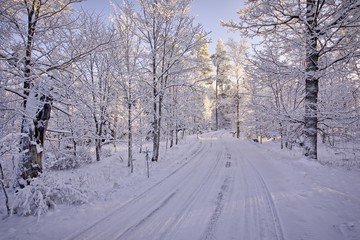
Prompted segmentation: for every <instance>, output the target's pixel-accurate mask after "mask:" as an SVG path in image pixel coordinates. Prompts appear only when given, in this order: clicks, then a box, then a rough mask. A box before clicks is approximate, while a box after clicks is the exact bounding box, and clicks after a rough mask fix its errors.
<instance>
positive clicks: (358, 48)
mask: <svg viewBox="0 0 360 240" xmlns="http://www.w3.org/2000/svg"><path fill="white" fill-rule="evenodd" d="M79 2H81V0H58V1H48V0H10V1H9V0H0V190H1V194H0V196H1V198H0V201H1V202H0V204H1V205H5V206H6V212H4V213H1V214H4V215H11V214H19V215H36V214H41V213H43V212H46V211H47V209H49V208H51V206H52V205H54V204H55V203H56V202H61V203H73V202H76V201H77V202H78V201H80V202H81V197H79V198H76V200H74V199H73V196H75V195H76V196H80V195H81V194H85V193H84V191H86V190H79V189H75V188H72V187H71V186H66V187H64V186H63V187H62V188H61V187H59V189H58V191H57V192H56V193H54V192H52V193H51V194H50V195H49V192H47V191H46V189H48V188H50V187H51V184H53V183H49V182H47V183H46V181H45V180H43V178H46V177H47V176H48V175H51V174H53V172H58V171H70V170H72V169H78V168H82V167H84V166H86V165H89V164H94V162H99V161H102V159H103V158H104V157H106V156H107V155H108V154H109V150H108V149H110V148H111V149H116V148H126V156H124V159H121V160H122V161H124V162H125V165H126V167H127V168H128V169H129V172H130V173H132V172H134V171H136V169H135V166H136V165H134V161H133V160H134V154H135V153H139V152H140V153H142V154H144V157H145V154H146V155H148V157H149V161H150V162H151V163H152V164H157V163H158V162H160V161H161V154H162V153H163V152H162V151H161V145H163V146H165V147H166V149H168V148H169V149H171V148H173V147H174V146H176V145H178V144H179V143H180V142H181V141H185V139H186V136H197V137H199V136H200V135H201V134H203V133H206V132H210V131H218V130H222V131H226V132H228V133H231V134H232V135H233V137H234V138H241V139H247V140H248V141H252V142H257V143H259V145H260V144H262V143H263V142H269V141H271V142H275V143H276V144H277V145H278V147H279V148H281V149H284V151H287V150H292V149H302V153H303V155H304V157H306V158H307V159H308V160H309V161H317V162H320V163H324V164H326V161H327V160H326V156H322V155H321V154H320V151H318V149H320V148H321V149H326V152H328V153H330V154H331V155H334V156H338V161H337V162H336V163H335V165H339V166H341V165H346V166H350V167H356V168H358V167H359V166H360V61H359V56H360V1H357V0H329V1H328V0H326V1H325V0H287V1H268V0H257V1H250V0H249V1H246V4H245V6H244V8H243V9H241V10H240V11H239V12H238V16H239V19H234V20H231V21H224V22H222V23H221V24H222V25H223V27H225V28H227V29H229V30H231V31H235V32H237V33H238V34H239V35H241V36H242V38H243V39H244V40H242V41H236V40H232V39H230V40H227V41H225V42H224V41H223V40H221V39H209V32H208V30H207V29H204V28H203V26H202V25H201V24H198V23H197V22H196V18H195V17H194V16H192V15H191V14H190V8H191V4H192V1H191V0H124V1H121V3H117V2H113V3H112V10H111V16H110V17H109V20H104V16H103V15H101V13H97V12H96V11H89V10H85V9H82V8H78V7H76V6H77V4H79ZM234 11H237V9H234ZM105 18H106V17H105ZM210 41H215V42H217V44H216V50H215V52H214V53H210V52H209V42H210ZM239 144H240V143H239ZM109 167H111V166H109ZM47 184H50V185H47ZM79 199H80V200H79ZM38 209H40V211H39V210H38Z"/></svg>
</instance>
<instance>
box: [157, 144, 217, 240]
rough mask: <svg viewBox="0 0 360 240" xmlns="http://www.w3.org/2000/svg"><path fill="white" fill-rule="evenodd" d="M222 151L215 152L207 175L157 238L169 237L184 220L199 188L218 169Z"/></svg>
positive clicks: (201, 187)
mask: <svg viewBox="0 0 360 240" xmlns="http://www.w3.org/2000/svg"><path fill="white" fill-rule="evenodd" d="M221 156H222V151H221V152H218V153H217V156H216V161H215V164H214V165H213V166H212V168H211V169H210V170H209V171H208V173H207V175H206V176H205V177H204V178H203V179H202V181H201V182H200V183H199V184H198V186H197V187H196V188H195V189H194V191H193V192H192V193H191V195H190V196H189V198H188V199H187V201H186V202H185V203H184V207H183V208H182V209H181V211H179V214H178V215H177V216H176V217H175V218H174V220H173V223H172V225H171V226H170V227H169V228H168V229H167V231H165V232H164V233H163V234H162V235H161V237H160V238H159V239H171V238H169V236H170V235H171V234H173V233H175V232H176V231H177V230H178V228H179V227H180V226H181V224H182V223H183V222H184V220H186V217H187V216H188V214H189V210H190V209H191V208H192V206H193V203H194V201H195V200H196V198H197V197H198V196H199V194H200V192H201V190H202V189H203V188H204V187H205V183H206V182H208V181H209V179H210V177H211V176H213V175H214V173H215V171H216V170H218V169H219V166H220V160H221Z"/></svg>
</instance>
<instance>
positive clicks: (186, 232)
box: [66, 134, 360, 240]
mask: <svg viewBox="0 0 360 240" xmlns="http://www.w3.org/2000/svg"><path fill="white" fill-rule="evenodd" d="M186 158H187V159H189V161H187V162H185V163H184V164H183V165H181V166H180V167H179V168H178V169H176V170H175V171H173V172H172V173H171V174H170V175H169V176H168V177H166V178H165V179H164V180H162V181H161V182H159V183H157V184H156V185H154V186H153V187H151V189H148V190H147V191H145V192H144V193H142V194H141V195H139V196H138V197H136V198H134V199H132V200H130V201H129V202H127V203H126V204H124V205H123V206H121V207H119V208H118V209H116V210H115V211H113V212H112V213H111V214H110V215H108V216H106V217H105V218H103V219H101V220H99V221H97V222H95V223H94V224H92V225H90V226H89V227H88V228H86V229H83V230H81V231H79V232H77V233H75V234H73V235H71V236H69V237H68V238H66V239H67V240H70V239H89V240H90V239H93V240H95V239H97V240H101V239H172V240H176V239H179V240H180V239H204V240H205V239H249V240H255V239H268V240H271V239H276V240H282V239H316V240H317V239H356V232H358V229H357V231H355V232H353V234H354V235H351V234H352V232H351V231H350V234H349V231H346V233H345V232H342V231H341V224H350V228H351V226H353V227H354V228H355V226H356V225H358V224H359V218H358V217H359V216H360V215H357V214H358V213H359V203H360V202H359V201H358V200H357V198H356V197H354V198H353V199H351V197H350V196H348V195H347V194H345V197H344V196H342V198H346V199H347V200H348V202H347V203H345V204H350V205H351V206H346V207H344V205H343V203H341V201H342V200H344V199H341V198H340V199H339V195H341V194H339V193H334V192H335V190H334V192H330V191H325V190H321V189H320V190H319V189H318V190H319V191H318V190H315V191H316V192H315V191H314V188H313V185H312V183H310V182H309V184H308V185H304V182H302V183H299V182H298V183H296V181H291V179H290V178H291V176H294V177H297V176H296V173H290V174H288V173H284V172H283V171H282V170H279V167H278V166H276V165H272V162H271V161H267V159H266V158H267V157H266V156H265V155H264V151H259V148H258V146H256V144H253V143H249V142H239V141H236V140H234V139H233V138H230V137H228V136H226V135H224V134H217V135H212V136H210V135H209V137H207V138H206V137H204V138H203V139H202V140H201V141H199V142H198V143H197V145H196V146H193V148H192V149H191V151H189V152H187V153H186ZM263 173H266V174H265V175H266V176H265V175H263ZM294 174H295V175H294ZM301 174H302V173H301V172H300V178H303V176H301ZM295 179H296V180H298V179H299V178H295ZM268 182H269V183H271V184H272V188H269V186H268ZM299 184H300V185H299ZM299 186H300V188H301V189H300V192H296V191H297V190H299V189H298V188H299ZM294 191H295V192H294ZM310 194H311V195H314V194H321V196H320V197H319V196H317V197H315V198H314V196H310ZM329 194H330V195H329ZM333 195H336V196H335V197H337V199H336V198H335V199H334V201H333V202H330V204H329V201H328V198H330V199H332V197H334V196H333ZM347 196H348V197H347ZM306 199H308V200H309V201H310V202H309V201H306ZM277 201H278V202H277ZM317 201H324V202H323V203H321V208H322V209H321V208H320V209H319V208H318V207H316V205H317V204H318V202H317ZM279 204H280V205H279ZM334 204H335V206H334ZM328 205H329V206H328ZM337 205H339V206H340V208H342V207H344V208H345V209H349V208H350V209H353V211H354V212H353V213H352V214H353V215H352V216H350V218H351V217H352V222H350V223H348V222H346V221H345V222H344V221H341V218H339V215H341V214H343V213H342V212H340V209H339V208H338V206H337ZM314 206H315V207H314ZM341 206H342V207H341ZM279 207H281V211H279ZM336 208H337V209H336ZM332 210H334V211H335V212H331V211H332ZM329 211H330V212H329ZM280 212H281V213H283V216H282V215H280ZM347 213H348V214H349V213H350V212H347ZM308 215H312V216H308ZM350 215H351V213H350ZM348 217H349V216H345V219H348ZM331 219H335V222H331ZM317 221H319V222H317ZM329 221H330V223H329ZM336 221H340V223H341V224H339V225H336V224H334V223H336ZM285 223H286V224H285ZM314 224H315V225H314ZM351 224H353V225H351ZM286 227H289V229H288V230H289V232H288V233H287V234H286V230H287V229H286ZM343 227H347V226H343ZM354 230H355V229H354Z"/></svg>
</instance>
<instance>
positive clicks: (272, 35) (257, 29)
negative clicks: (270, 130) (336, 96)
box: [225, 0, 360, 159]
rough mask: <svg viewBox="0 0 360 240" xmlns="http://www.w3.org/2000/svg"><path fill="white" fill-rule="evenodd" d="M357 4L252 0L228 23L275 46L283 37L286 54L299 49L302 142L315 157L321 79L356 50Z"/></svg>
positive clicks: (357, 31)
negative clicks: (302, 105) (301, 91)
mask: <svg viewBox="0 0 360 240" xmlns="http://www.w3.org/2000/svg"><path fill="white" fill-rule="evenodd" d="M359 9H360V2H359V1H352V0H348V1H325V0H306V1H301V0H291V1H266V0H259V1H248V2H247V4H246V6H245V8H244V9H243V10H241V11H240V12H239V16H240V22H239V23H235V22H234V21H231V22H228V23H226V24H225V26H228V27H230V28H233V29H238V30H240V31H241V33H243V34H244V36H247V37H254V36H261V38H262V39H260V41H261V40H262V41H263V42H272V43H274V44H273V46H276V44H277V43H282V48H283V51H285V52H286V55H290V54H299V53H300V56H301V59H302V60H301V63H302V65H301V67H300V68H298V69H297V71H295V72H296V74H297V80H301V81H304V90H305V94H304V115H303V136H304V138H305V139H304V143H303V146H304V154H305V155H306V156H308V157H309V158H311V159H317V135H318V123H319V119H320V118H321V114H320V112H319V93H320V94H321V91H322V90H319V81H323V80H324V79H326V78H328V76H327V74H326V72H327V71H328V70H329V69H330V68H332V67H333V66H334V65H335V64H337V63H339V62H348V61H349V60H350V59H352V58H354V57H356V56H357V54H358V46H359V38H358V34H359V23H360V11H359ZM283 58H284V57H283Z"/></svg>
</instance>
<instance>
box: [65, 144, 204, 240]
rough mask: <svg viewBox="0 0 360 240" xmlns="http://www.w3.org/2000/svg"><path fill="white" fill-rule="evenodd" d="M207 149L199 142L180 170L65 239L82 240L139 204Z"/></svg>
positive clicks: (177, 169)
mask: <svg viewBox="0 0 360 240" xmlns="http://www.w3.org/2000/svg"><path fill="white" fill-rule="evenodd" d="M204 149H205V145H204V144H203V142H202V141H200V142H199V146H198V147H196V148H195V150H193V151H192V152H191V153H190V154H189V155H188V156H187V157H185V158H184V159H185V160H187V161H186V162H184V163H183V164H181V165H180V166H179V167H178V168H176V169H175V170H174V171H172V172H171V173H170V174H169V175H167V176H166V177H164V178H163V179H161V180H160V181H158V182H156V183H155V184H154V185H152V186H151V187H149V188H148V189H146V190H145V191H143V192H142V193H141V194H139V195H138V196H136V197H134V198H132V199H130V200H128V201H126V202H125V203H123V204H122V205H120V206H119V207H118V208H116V209H114V211H112V212H111V213H109V214H107V215H105V216H104V217H102V218H100V219H98V220H97V221H95V222H94V223H92V224H91V225H89V226H88V227H86V228H84V229H81V230H80V231H78V232H76V233H74V234H71V235H70V236H67V237H65V238H64V240H77V239H82V238H81V237H82V236H83V235H85V234H86V233H87V232H89V231H91V230H92V229H94V228H96V227H97V226H99V225H101V224H104V223H106V222H107V221H109V220H110V219H111V217H113V216H114V215H116V214H119V213H120V212H121V211H122V210H123V209H124V208H126V207H127V206H129V205H131V204H134V203H136V202H138V201H139V200H141V199H142V198H144V197H146V195H147V194H148V193H150V192H151V191H152V190H153V189H154V188H156V187H157V186H159V185H160V184H162V183H163V182H165V181H166V180H167V179H169V178H170V177H171V176H172V175H174V174H175V173H177V172H178V171H180V170H181V169H183V168H184V167H185V166H187V165H188V164H189V163H190V162H191V160H189V159H190V158H191V157H194V156H196V155H198V154H199V153H201V152H202V151H203V150H204ZM94 237H96V236H95V235H93V236H92V238H93V239H94ZM85 239H89V237H86V238H85Z"/></svg>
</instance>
